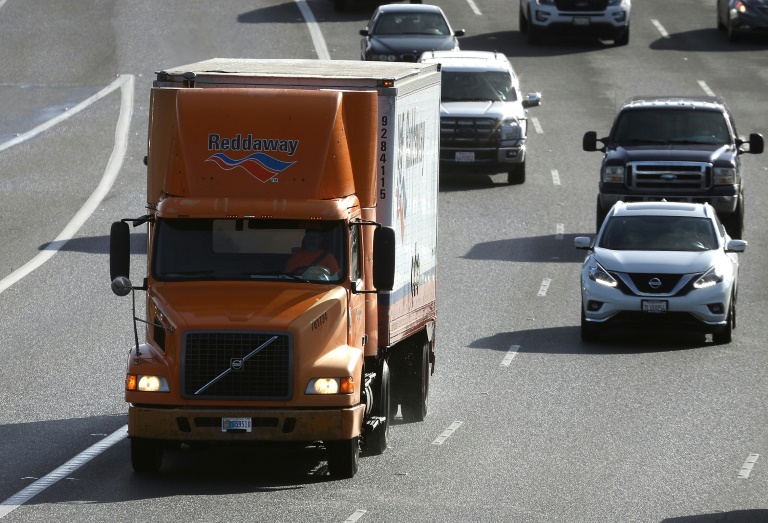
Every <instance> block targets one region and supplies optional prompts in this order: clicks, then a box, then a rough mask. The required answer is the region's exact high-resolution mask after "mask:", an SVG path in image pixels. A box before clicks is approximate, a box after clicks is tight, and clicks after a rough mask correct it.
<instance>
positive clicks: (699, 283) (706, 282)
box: [693, 267, 723, 289]
mask: <svg viewBox="0 0 768 523" xmlns="http://www.w3.org/2000/svg"><path fill="white" fill-rule="evenodd" d="M722 281H723V274H722V273H721V272H720V271H719V270H717V267H712V268H711V269H709V270H708V271H707V272H705V273H704V275H702V276H701V278H699V279H698V280H696V281H695V282H693V287H694V289H706V288H707V287H713V286H715V285H717V284H718V283H720V282H722Z"/></svg>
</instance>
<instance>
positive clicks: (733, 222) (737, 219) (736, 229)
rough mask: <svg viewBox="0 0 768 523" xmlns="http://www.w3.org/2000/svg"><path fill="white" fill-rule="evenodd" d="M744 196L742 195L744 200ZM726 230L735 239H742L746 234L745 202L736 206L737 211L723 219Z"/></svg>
mask: <svg viewBox="0 0 768 523" xmlns="http://www.w3.org/2000/svg"><path fill="white" fill-rule="evenodd" d="M743 201H744V198H743V197H742V202H743ZM722 222H723V225H724V226H725V230H726V231H728V236H730V237H731V238H733V239H734V240H741V239H742V236H744V204H743V203H739V206H738V207H737V208H736V212H735V213H733V215H731V216H729V217H728V218H726V219H724V220H722Z"/></svg>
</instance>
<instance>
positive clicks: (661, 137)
mask: <svg viewBox="0 0 768 523" xmlns="http://www.w3.org/2000/svg"><path fill="white" fill-rule="evenodd" d="M610 142H611V143H613V144H617V145H624V146H631V145H659V144H662V145H680V144H691V145H698V144H701V145H723V144H730V143H732V139H731V133H730V130H729V128H728V123H727V122H726V118H725V115H723V113H722V112H720V111H709V110H705V109H695V110H692V109H627V110H625V111H623V112H622V113H621V114H619V117H618V118H617V120H616V124H615V125H614V127H613V131H612V133H611V138H610Z"/></svg>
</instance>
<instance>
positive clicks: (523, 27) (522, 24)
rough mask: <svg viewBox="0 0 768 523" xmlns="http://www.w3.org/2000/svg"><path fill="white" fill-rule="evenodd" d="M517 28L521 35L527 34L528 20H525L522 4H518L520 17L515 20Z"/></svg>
mask: <svg viewBox="0 0 768 523" xmlns="http://www.w3.org/2000/svg"><path fill="white" fill-rule="evenodd" d="M517 28H518V29H519V30H520V32H521V33H527V32H528V20H527V19H526V18H525V12H524V11H523V4H522V2H521V3H520V15H519V17H518V19H517Z"/></svg>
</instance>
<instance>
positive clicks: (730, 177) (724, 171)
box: [713, 167, 736, 185]
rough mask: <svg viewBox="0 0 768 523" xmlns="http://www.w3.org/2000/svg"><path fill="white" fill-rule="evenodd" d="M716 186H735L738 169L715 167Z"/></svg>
mask: <svg viewBox="0 0 768 523" xmlns="http://www.w3.org/2000/svg"><path fill="white" fill-rule="evenodd" d="M713 172H714V175H715V185H733V184H734V183H736V169H734V168H733V167H715V168H714V171H713Z"/></svg>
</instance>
